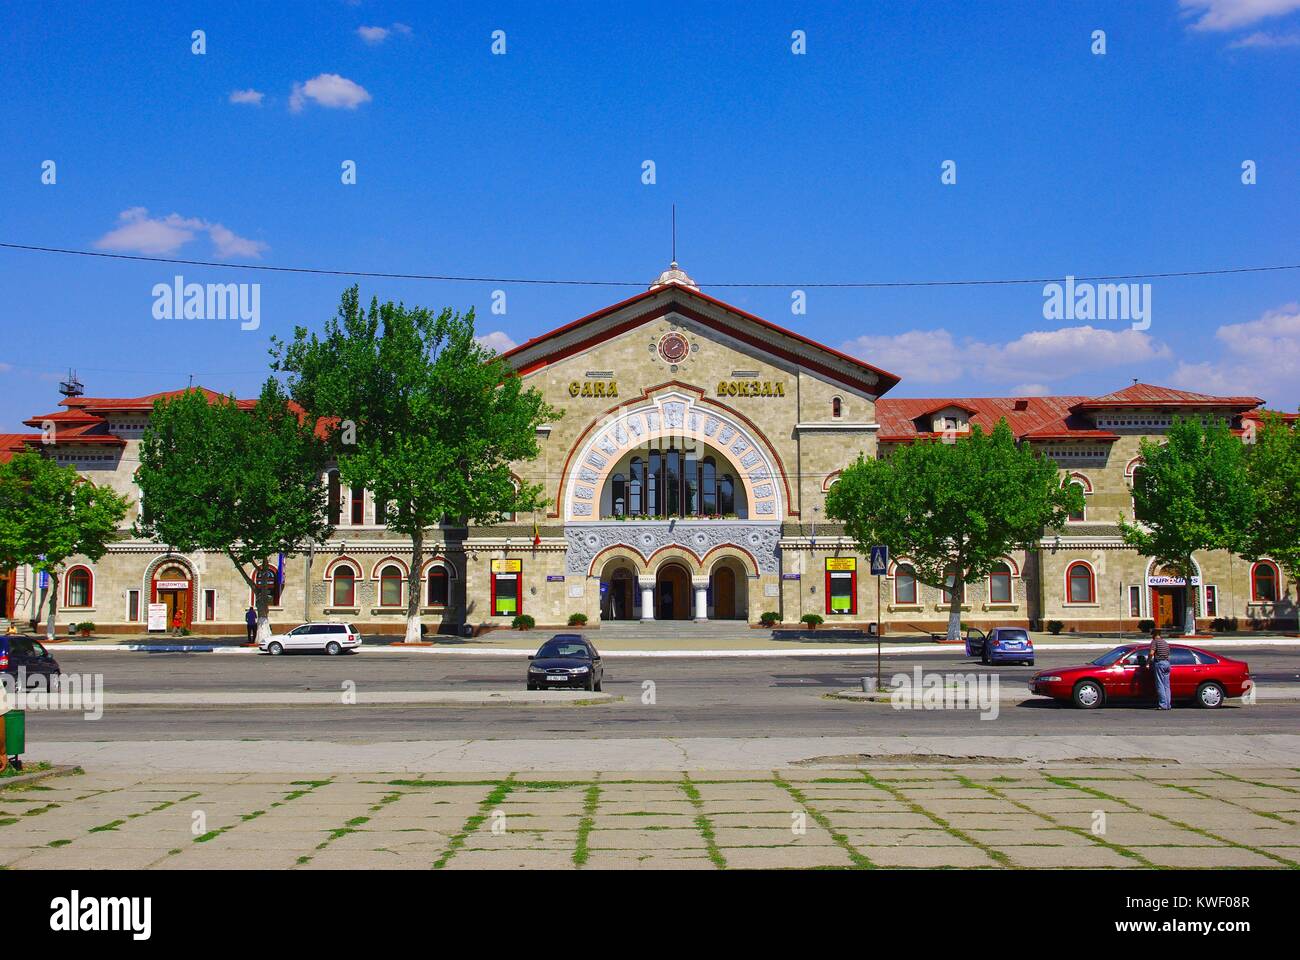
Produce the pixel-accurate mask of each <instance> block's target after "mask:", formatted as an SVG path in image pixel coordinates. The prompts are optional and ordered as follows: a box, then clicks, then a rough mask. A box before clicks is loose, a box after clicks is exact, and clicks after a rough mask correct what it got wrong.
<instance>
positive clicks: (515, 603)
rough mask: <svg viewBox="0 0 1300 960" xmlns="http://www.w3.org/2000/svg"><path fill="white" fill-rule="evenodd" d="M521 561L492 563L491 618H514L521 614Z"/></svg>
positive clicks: (495, 561) (494, 561)
mask: <svg viewBox="0 0 1300 960" xmlns="http://www.w3.org/2000/svg"><path fill="white" fill-rule="evenodd" d="M523 575H524V574H523V561H522V560H493V561H492V616H494V617H514V616H518V615H519V614H521V613H523V589H522V585H523V584H522V581H523Z"/></svg>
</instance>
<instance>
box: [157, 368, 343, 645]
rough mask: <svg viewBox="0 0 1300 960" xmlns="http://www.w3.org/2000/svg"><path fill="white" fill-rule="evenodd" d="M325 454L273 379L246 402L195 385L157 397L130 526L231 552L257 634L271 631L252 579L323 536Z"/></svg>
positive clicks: (263, 598) (265, 595) (260, 589)
mask: <svg viewBox="0 0 1300 960" xmlns="http://www.w3.org/2000/svg"><path fill="white" fill-rule="evenodd" d="M328 461H329V448H328V446H327V445H326V443H325V442H324V441H323V440H322V439H320V438H319V437H318V436H316V434H315V432H314V430H313V424H312V423H310V422H308V420H307V418H306V417H305V416H303V414H302V413H301V411H300V410H296V409H295V408H294V407H293V406H292V405H291V404H290V402H289V401H288V399H287V397H286V396H285V395H284V393H283V392H282V390H281V388H280V386H279V384H278V383H277V382H276V381H275V380H274V379H268V380H267V382H266V384H265V386H264V387H263V388H262V394H261V396H260V397H259V398H258V401H257V403H256V405H254V406H253V407H252V408H251V409H249V408H248V407H247V406H241V405H240V404H239V403H238V402H237V401H236V400H235V399H234V398H233V397H229V398H225V397H223V398H219V399H217V400H215V401H211V400H209V398H208V396H207V395H206V394H204V393H202V392H201V391H198V390H187V391H186V392H185V393H182V394H180V395H178V396H176V397H173V398H170V399H163V400H159V401H157V402H156V403H155V404H154V408H153V414H152V416H151V417H150V420H149V426H148V428H147V429H146V430H145V432H144V436H143V437H142V439H141V441H140V467H139V469H138V470H137V471H136V483H137V484H139V486H140V491H141V496H142V502H143V504H144V510H143V511H142V516H141V517H140V519H139V520H138V521H137V523H136V532H137V533H138V534H139V535H141V536H145V537H149V538H151V539H154V540H157V541H159V542H161V543H165V544H167V545H168V547H169V548H171V549H174V550H178V551H181V552H190V551H194V550H212V551H220V552H221V553H224V554H225V555H226V556H227V557H229V558H230V561H231V562H232V563H233V564H234V565H235V569H237V570H238V571H239V574H240V576H241V577H243V578H244V582H245V583H247V584H248V586H249V589H250V590H251V591H253V594H254V597H255V605H256V608H257V639H258V640H259V642H260V641H261V640H264V639H265V638H267V637H269V636H270V635H271V626H270V621H269V619H268V617H267V608H268V607H269V605H270V597H271V594H272V587H271V586H270V585H267V584H258V583H257V576H256V574H257V571H258V569H260V568H261V567H263V566H265V565H267V564H269V563H272V562H274V559H275V557H276V554H278V553H280V552H283V553H285V554H291V553H295V552H297V551H298V550H299V549H301V548H302V547H304V546H306V545H307V544H309V543H314V542H320V541H322V540H324V539H325V538H326V537H328V536H329V533H330V526H329V523H328V518H327V516H326V504H325V488H324V486H323V484H322V483H321V476H322V473H323V471H324V469H325V467H326V465H327V463H328Z"/></svg>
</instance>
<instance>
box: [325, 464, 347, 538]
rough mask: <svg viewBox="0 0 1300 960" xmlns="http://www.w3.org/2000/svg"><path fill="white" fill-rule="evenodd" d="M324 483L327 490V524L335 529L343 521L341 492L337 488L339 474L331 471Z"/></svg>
mask: <svg viewBox="0 0 1300 960" xmlns="http://www.w3.org/2000/svg"><path fill="white" fill-rule="evenodd" d="M325 483H326V486H327V488H328V490H329V499H328V502H329V522H330V525H331V526H335V527H337V526H338V525H339V524H340V523H341V522H342V520H343V506H342V503H343V492H342V490H341V489H340V487H339V472H338V471H337V470H331V471H330V472H329V473H327V474H326V475H325Z"/></svg>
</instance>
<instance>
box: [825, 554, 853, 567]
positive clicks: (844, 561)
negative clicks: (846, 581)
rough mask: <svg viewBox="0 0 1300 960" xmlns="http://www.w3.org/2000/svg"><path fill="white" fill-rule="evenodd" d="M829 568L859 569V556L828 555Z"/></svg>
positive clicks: (827, 564)
mask: <svg viewBox="0 0 1300 960" xmlns="http://www.w3.org/2000/svg"><path fill="white" fill-rule="evenodd" d="M826 569H827V570H856V569H858V558H857V557H827V558H826Z"/></svg>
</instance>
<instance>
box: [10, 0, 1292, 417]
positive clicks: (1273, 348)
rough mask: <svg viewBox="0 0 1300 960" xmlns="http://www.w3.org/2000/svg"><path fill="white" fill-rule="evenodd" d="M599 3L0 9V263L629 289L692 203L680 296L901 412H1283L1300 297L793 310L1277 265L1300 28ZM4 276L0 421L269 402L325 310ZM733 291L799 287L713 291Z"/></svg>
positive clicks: (1091, 6)
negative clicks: (956, 404)
mask: <svg viewBox="0 0 1300 960" xmlns="http://www.w3.org/2000/svg"><path fill="white" fill-rule="evenodd" d="M622 6H623V5H620V7H622ZM608 7H610V5H607V4H594V3H593V4H577V3H558V4H539V3H528V4H477V5H468V4H467V5H464V6H454V5H441V4H440V5H436V6H435V5H431V4H427V3H385V2H377V0H363V2H358V3H349V2H345V0H318V2H315V3H277V4H264V3H253V2H230V3H221V4H215V3H213V4H194V3H167V4H157V5H152V6H151V5H150V4H146V3H137V4H132V5H130V6H128V7H115V6H113V5H108V4H78V5H50V4H39V5H38V4H34V3H9V4H6V5H5V6H4V8H3V9H2V10H0V26H2V28H3V36H4V37H5V40H6V44H5V46H6V51H5V54H6V55H5V57H4V58H3V60H2V61H0V81H2V82H3V85H4V89H5V90H6V92H7V95H6V96H5V97H4V99H3V103H0V137H2V139H3V143H4V144H5V149H4V150H3V151H2V152H0V182H3V183H4V185H5V189H4V191H3V202H2V203H0V241H5V242H16V243H27V244H39V245H46V246H57V247H70V248H77V249H88V250H93V249H103V250H114V251H118V252H126V253H130V252H146V253H151V254H155V255H164V256H176V257H185V258H193V259H203V260H220V261H223V262H231V261H234V262H256V263H264V264H275V265H299V266H302V265H307V266H320V267H330V268H350V269H361V270H377V271H386V272H416V273H438V274H455V275H487V276H515V277H539V278H579V279H609V280H627V281H636V282H637V283H639V284H641V285H642V286H644V284H646V283H648V282H649V281H650V280H651V279H652V278H653V277H654V276H655V275H656V274H657V273H658V272H659V271H660V270H661V269H663V267H664V266H665V264H666V262H667V260H668V259H669V211H670V205H671V204H672V203H673V202H676V203H677V204H678V245H677V252H678V259H679V260H680V261H681V263H682V266H683V267H684V268H685V269H686V270H688V271H689V272H690V273H691V274H692V275H693V276H694V277H695V278H696V279H697V280H698V281H699V282H700V284H701V287H702V289H704V290H705V291H706V292H711V293H713V294H714V295H716V296H719V297H721V298H722V299H724V300H727V301H729V302H732V303H735V304H736V305H737V306H740V307H742V308H744V309H746V310H749V311H752V312H755V313H758V314H760V315H762V316H764V317H766V318H768V319H770V320H772V321H774V322H777V323H781V324H784V325H787V326H790V327H792V328H794V329H796V330H798V331H799V332H801V333H803V334H805V335H807V336H810V337H813V338H815V339H818V340H821V341H823V342H825V343H828V344H830V345H832V346H835V347H839V348H843V349H847V350H849V351H851V352H854V353H856V354H858V355H860V356H862V357H863V358H864V359H866V360H868V361H870V362H873V363H876V364H877V365H879V366H882V367H884V368H886V369H889V370H891V371H893V372H895V373H897V374H900V375H901V376H902V377H903V382H902V384H901V385H900V386H899V387H898V388H896V390H895V392H894V395H895V396H918V395H921V396H931V395H981V394H984V395H1009V394H1016V395H1019V394H1022V393H1047V392H1050V393H1081V394H1086V393H1093V394H1097V393H1103V392H1107V391H1110V390H1112V389H1117V388H1119V387H1122V386H1124V385H1126V384H1128V383H1129V382H1130V380H1131V378H1134V377H1140V378H1141V379H1143V380H1145V381H1148V382H1154V383H1162V384H1167V385H1174V386H1181V387H1184V388H1187V389H1194V390H1203V391H1206V392H1232V393H1238V392H1249V393H1252V394H1257V395H1260V396H1263V397H1265V398H1266V399H1267V400H1268V401H1269V402H1270V404H1271V405H1274V406H1278V407H1284V408H1286V409H1295V408H1296V406H1297V405H1298V404H1300V307H1298V306H1297V301H1300V271H1285V272H1276V273H1267V274H1243V275H1235V276H1220V277H1207V278H1197V279H1176V280H1161V281H1154V282H1153V287H1152V293H1151V297H1152V300H1151V325H1150V328H1149V329H1147V330H1145V331H1141V330H1134V329H1132V328H1131V325H1130V324H1129V323H1128V322H1124V321H1119V320H1098V321H1092V322H1076V321H1055V320H1046V319H1044V316H1043V289H1042V287H1041V285H1029V286H1014V287H981V288H972V287H955V288H933V287H930V288H910V289H895V290H824V289H809V290H808V291H807V292H808V301H807V312H806V314H804V315H793V314H792V313H791V307H790V305H791V290H792V289H795V288H797V287H798V286H799V285H800V284H808V283H815V282H836V281H863V280H867V281H892V280H921V279H966V278H1006V277H1061V276H1064V275H1067V274H1073V275H1079V276H1083V275H1089V274H1098V273H1107V274H1109V273H1132V272H1141V273H1147V272H1162V271H1179V270H1198V269H1213V268H1223V267H1243V266H1260V265H1274V264H1285V263H1297V262H1300V245H1298V244H1297V237H1298V235H1300V231H1298V230H1297V219H1298V218H1297V213H1300V142H1298V140H1300V137H1298V130H1300V125H1298V124H1297V122H1296V118H1297V117H1300V83H1298V82H1297V81H1298V80H1300V0H1146V2H1143V3H1139V4H1132V3H1068V4H1066V3H970V4H942V3H924V4H922V3H902V2H894V3H872V4H856V3H855V4H842V5H829V4H825V5H822V4H802V3H801V4H791V3H750V4H743V5H742V4H739V3H718V4H708V5H701V4H675V3H667V2H663V3H654V4H644V5H637V6H635V7H634V6H632V5H626V8H623V9H617V10H612V9H607V8H608ZM196 29H202V30H203V31H205V35H206V52H205V53H204V54H202V55H196V54H194V53H193V52H192V51H191V43H192V41H191V32H192V31H193V30H196ZM494 30H503V31H505V35H506V53H505V55H493V53H492V52H491V49H490V46H491V42H492V37H491V35H492V32H493V31H494ZM794 30H803V31H805V33H806V37H807V52H806V53H805V54H803V55H795V54H794V53H793V52H792V50H791V43H792V40H791V33H792V31H794ZM1094 30H1104V31H1105V34H1106V53H1105V54H1104V55H1100V56H1099V55H1095V54H1093V53H1092V52H1091V49H1090V48H1091V45H1092V39H1091V35H1092V33H1093V31H1094ZM46 160H53V161H55V163H56V173H57V182H56V183H54V184H52V185H51V184H43V183H42V182H41V174H42V164H43V162H44V161H46ZM345 160H353V161H355V162H356V165H357V183H356V184H355V185H344V184H342V183H341V182H340V165H341V163H342V162H343V161H345ZM646 160H652V161H654V163H655V172H656V181H657V182H656V183H654V184H653V185H646V184H643V183H642V164H643V162H644V161H646ZM945 160H952V161H954V162H955V163H956V169H957V182H956V183H955V184H952V185H945V184H943V183H941V181H940V173H941V164H942V163H943V162H944V161H945ZM1246 160H1251V161H1254V162H1255V164H1256V170H1257V182H1256V183H1255V184H1253V185H1245V184H1243V183H1242V182H1241V177H1242V163H1243V161H1246ZM176 273H181V274H182V275H183V276H184V277H185V279H186V280H187V281H191V282H199V283H207V282H230V281H256V282H259V283H260V284H261V325H260V327H259V328H258V329H257V330H253V331H242V330H240V329H239V324H238V323H237V322H234V321H228V320H188V321H186V320H159V319H155V318H154V316H153V313H152V308H153V303H154V299H153V296H152V288H153V286H154V284H156V283H160V282H163V283H168V282H170V281H171V279H172V277H173V276H174V275H175V274H176ZM0 279H2V280H3V288H4V296H3V297H2V298H0V329H2V330H3V333H4V337H3V343H4V349H3V352H2V353H0V430H12V429H17V428H18V425H19V422H20V421H21V419H23V418H24V417H26V416H31V415H33V414H36V413H40V412H46V411H47V410H48V409H52V408H53V407H54V404H55V402H56V401H57V399H58V397H57V393H56V385H57V381H58V380H59V379H60V378H61V377H62V375H63V374H64V372H65V371H66V370H67V368H68V367H75V368H77V370H78V371H79V373H80V377H81V379H82V381H84V382H85V384H86V388H87V392H88V393H90V394H91V395H98V396H132V395H138V394H143V393H149V392H154V391H157V390H162V389H171V388H174V387H178V386H184V385H185V384H186V383H187V382H188V377H189V375H190V374H193V375H194V378H195V382H196V383H202V384H204V385H205V386H209V387H212V388H214V389H218V390H226V391H230V390H233V391H235V392H237V393H238V394H240V395H249V394H253V393H255V392H256V390H257V387H258V385H259V384H260V382H261V380H262V379H263V378H264V376H265V374H266V369H267V367H266V363H267V354H266V351H267V346H268V343H269V338H270V336H271V335H272V334H280V335H289V334H291V332H292V329H293V327H294V325H295V324H303V325H307V326H319V324H320V323H321V322H323V321H324V320H325V319H326V318H327V317H328V316H330V315H331V314H332V313H333V312H334V309H335V307H336V305H337V301H338V296H339V293H340V291H341V289H342V287H343V286H344V285H345V281H342V280H340V279H338V278H332V277H319V276H315V277H312V276H286V275H280V274H268V273H256V274H253V273H246V272H244V271H239V270H231V269H227V268H201V267H179V268H171V267H168V266H166V265H160V264H151V263H127V262H122V261H108V260H93V259H87V258H79V257H65V256H55V255H46V254H34V253H28V252H16V251H9V250H0ZM743 281H758V282H780V283H789V284H790V286H788V287H782V288H777V289H745V288H740V289H732V288H718V287H710V282H713V283H722V282H743ZM497 288H503V289H504V290H505V291H506V296H507V299H506V304H507V312H506V314H505V315H503V316H500V315H497V316H494V315H492V314H491V313H490V312H489V306H490V303H491V293H492V290H493V289H497ZM639 288H640V287H631V288H609V287H553V286H525V285H518V284H515V285H509V284H506V285H503V284H469V283H429V282H418V281H402V282H399V281H380V280H370V281H364V282H362V291H363V294H364V295H366V296H367V297H368V296H369V295H370V294H377V295H379V296H380V297H383V298H393V299H403V300H405V301H407V302H408V303H421V304H426V305H430V306H442V305H451V306H455V307H458V308H462V309H464V308H468V307H471V306H473V307H477V308H478V312H479V329H480V331H481V332H483V333H484V334H493V340H492V342H494V343H500V344H504V343H507V342H510V341H522V340H524V339H526V338H528V337H531V336H535V335H537V334H539V333H542V332H544V331H546V330H548V329H550V328H552V327H555V326H558V325H560V324H562V323H565V322H567V321H569V320H571V319H574V318H575V317H578V316H581V315H583V314H585V313H588V312H590V311H592V310H595V309H597V308H599V307H601V306H604V305H606V304H608V303H611V302H614V301H616V300H619V299H622V298H623V297H624V296H627V295H630V294H631V293H632V292H635V290H636V289H639Z"/></svg>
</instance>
